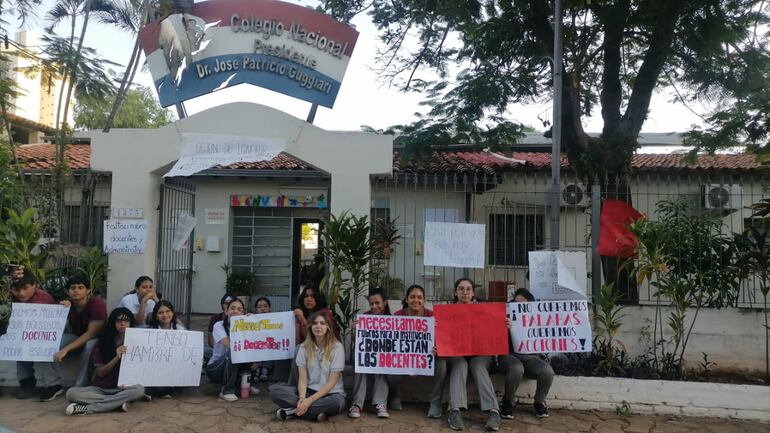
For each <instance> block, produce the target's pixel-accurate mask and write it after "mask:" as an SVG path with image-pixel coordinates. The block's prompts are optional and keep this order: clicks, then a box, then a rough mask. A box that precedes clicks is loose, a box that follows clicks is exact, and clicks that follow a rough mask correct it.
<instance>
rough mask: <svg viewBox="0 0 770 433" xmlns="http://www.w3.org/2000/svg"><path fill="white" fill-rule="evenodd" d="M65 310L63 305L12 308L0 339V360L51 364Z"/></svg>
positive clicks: (61, 331)
mask: <svg viewBox="0 0 770 433" xmlns="http://www.w3.org/2000/svg"><path fill="white" fill-rule="evenodd" d="M69 310H70V309H69V307H65V306H63V305H48V304H24V303H14V304H12V306H11V318H10V320H9V322H8V332H7V333H6V334H5V335H3V336H0V360H4V361H35V362H53V354H54V353H56V352H58V351H59V346H60V344H61V338H62V335H63V334H64V326H65V325H66V324H67V314H69Z"/></svg>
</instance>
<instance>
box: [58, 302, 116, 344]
mask: <svg viewBox="0 0 770 433" xmlns="http://www.w3.org/2000/svg"><path fill="white" fill-rule="evenodd" d="M106 320H107V305H106V304H105V303H104V301H103V300H102V299H101V298H97V297H95V296H91V297H90V298H89V299H88V302H87V303H86V305H85V306H84V307H83V309H82V310H80V311H78V310H77V309H76V308H75V306H74V305H73V306H71V307H70V312H69V315H67V323H68V324H69V327H70V332H71V333H73V334H75V335H77V336H78V337H80V336H81V335H83V334H85V333H86V330H87V329H88V324H89V323H91V322H95V321H96V322H105V321H106Z"/></svg>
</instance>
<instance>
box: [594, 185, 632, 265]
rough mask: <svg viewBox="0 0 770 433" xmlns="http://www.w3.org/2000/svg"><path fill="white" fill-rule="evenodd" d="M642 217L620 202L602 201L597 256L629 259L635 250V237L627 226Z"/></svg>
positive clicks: (626, 204) (629, 206)
mask: <svg viewBox="0 0 770 433" xmlns="http://www.w3.org/2000/svg"><path fill="white" fill-rule="evenodd" d="M641 217H642V214H640V213H639V211H637V210H636V209H634V208H633V207H631V205H630V204H628V203H626V202H624V201H621V200H609V199H608V200H604V202H603V203H602V220H601V225H600V226H599V255H600V256H612V257H631V256H632V255H633V254H634V249H635V248H636V236H634V234H633V233H631V231H629V230H628V226H629V225H630V224H632V223H634V222H635V221H636V220H638V219H639V218H641Z"/></svg>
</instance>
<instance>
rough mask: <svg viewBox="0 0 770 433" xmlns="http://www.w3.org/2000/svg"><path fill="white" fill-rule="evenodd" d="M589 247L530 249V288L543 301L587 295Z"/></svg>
mask: <svg viewBox="0 0 770 433" xmlns="http://www.w3.org/2000/svg"><path fill="white" fill-rule="evenodd" d="M587 280H588V274H587V273H586V253H585V251H530V252H529V291H530V292H532V295H533V296H534V297H535V299H538V300H541V301H555V300H571V299H586V286H587Z"/></svg>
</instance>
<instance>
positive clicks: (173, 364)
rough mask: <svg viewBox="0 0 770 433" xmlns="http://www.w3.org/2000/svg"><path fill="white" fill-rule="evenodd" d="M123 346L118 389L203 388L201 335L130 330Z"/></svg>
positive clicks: (186, 332)
mask: <svg viewBox="0 0 770 433" xmlns="http://www.w3.org/2000/svg"><path fill="white" fill-rule="evenodd" d="M123 344H124V345H125V346H126V353H125V354H124V355H123V357H122V358H121V360H120V375H119V376H118V384H119V385H127V386H129V385H144V386H198V385H200V380H201V365H202V364H203V333H202V332H200V331H181V330H165V329H145V328H128V329H127V330H126V337H125V339H124V342H123Z"/></svg>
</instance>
